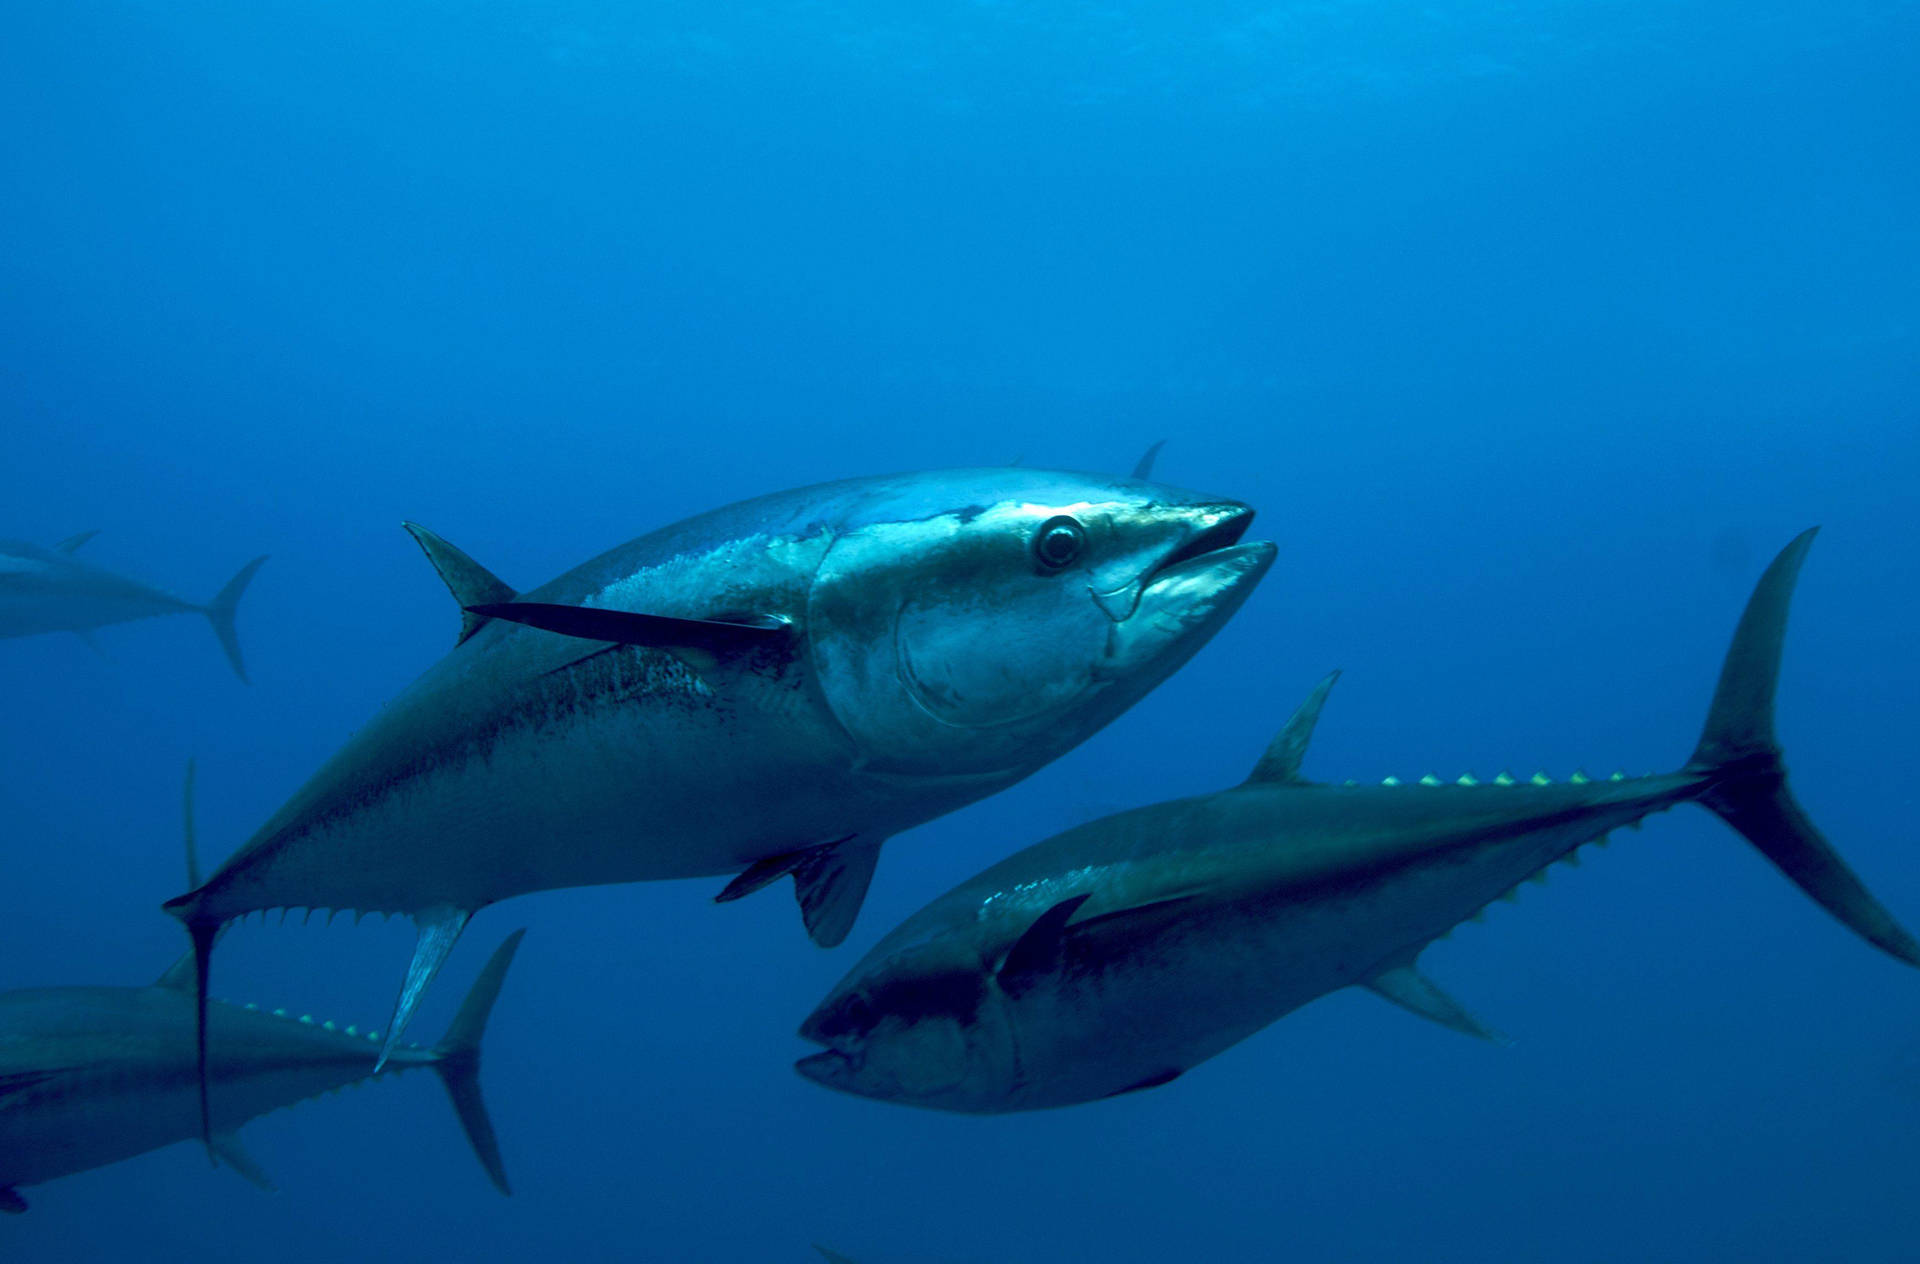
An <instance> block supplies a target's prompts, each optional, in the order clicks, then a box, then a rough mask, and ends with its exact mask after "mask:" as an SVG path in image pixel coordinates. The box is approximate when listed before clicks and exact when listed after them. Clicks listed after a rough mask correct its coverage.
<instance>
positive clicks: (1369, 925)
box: [799, 531, 1920, 1113]
mask: <svg viewBox="0 0 1920 1264" xmlns="http://www.w3.org/2000/svg"><path fill="white" fill-rule="evenodd" d="M1812 540H1813V532H1811V531H1809V532H1807V533H1806V534H1804V535H1802V536H1800V537H1799V538H1798V539H1796V540H1795V541H1794V542H1793V543H1792V544H1790V545H1788V546H1787V548H1786V549H1785V551H1783V552H1782V553H1781V554H1780V556H1779V557H1778V558H1776V559H1775V560H1774V562H1773V564H1772V566H1770V567H1769V568H1768V570H1767V572H1766V574H1765V575H1763V576H1762V577H1761V579H1760V583H1759V585H1758V587H1757V588H1756V589H1755V591H1754V594H1753V597H1752V599H1751V600H1750V601H1749V602H1748V605H1747V610H1746V614H1745V615H1744V617H1743V618H1742V619H1741V621H1740V626H1739V629H1738V630H1737V631H1736V633H1735V634H1734V639H1733V646H1732V648H1731V649H1730V650H1729V651H1728V653H1727V658H1726V663H1725V666H1724V667H1723V668H1722V671H1721V676H1720V685H1719V689H1718V692H1717V693H1716V694H1715V695H1714V699H1713V705H1712V709H1711V711H1710V713H1709V715H1708V719H1707V724H1706V730H1705V733H1704V734H1703V736H1702V737H1701V739H1700V744H1699V746H1698V747H1697V748H1695V750H1694V753H1693V757H1692V758H1691V759H1690V760H1689V761H1688V762H1687V764H1686V766H1685V767H1683V768H1681V769H1680V770H1679V771H1678V772H1674V773H1670V774H1667V775H1665V776H1653V777H1637V778H1628V777H1623V776H1620V775H1617V774H1616V775H1615V776H1613V777H1609V778H1605V779H1602V780H1592V779H1589V778H1587V777H1585V776H1583V775H1579V774H1576V775H1575V776H1574V777H1573V779H1572V780H1571V781H1570V782H1566V783H1561V784H1553V783H1550V782H1548V781H1547V779H1546V778H1545V777H1541V776H1536V777H1534V778H1532V779H1530V780H1527V781H1520V782H1516V781H1515V780H1514V779H1513V778H1511V777H1508V776H1506V775H1504V774H1503V775H1502V776H1500V777H1498V778H1495V779H1493V780H1491V781H1487V782H1476V781H1475V780H1474V779H1473V778H1471V777H1462V778H1460V779H1459V780H1458V781H1457V782H1451V783H1442V782H1441V781H1439V780H1438V779H1436V778H1431V777H1429V778H1423V779H1422V780H1421V781H1420V782H1418V783H1414V784H1404V785H1403V784H1400V783H1398V782H1397V781H1395V780H1394V779H1392V778H1389V780H1388V784H1385V785H1380V786H1357V785H1354V784H1352V783H1351V782H1349V783H1347V784H1346V785H1343V786H1334V785H1316V784H1313V783H1311V782H1307V781H1304V780H1302V779H1301V777H1300V775H1299V766H1300V760H1301V756H1302V755H1303V754H1304V753H1305V750H1306V746H1307V740H1308V738H1309V737H1310V735H1311V733H1312V729H1313V725H1314V722H1315V720H1316V719H1317V718H1318V716H1319V712H1320V706H1321V703H1322V702H1323V701H1324V700H1325V697H1326V693H1327V690H1328V688H1330V687H1331V685H1332V683H1333V677H1328V678H1327V680H1326V681H1324V682H1322V684H1321V686H1320V687H1319V689H1318V690H1316V691H1315V693H1314V694H1313V696H1312V697H1311V698H1309V699H1308V701H1307V702H1306V704H1305V705H1303V706H1302V707H1301V708H1300V710H1299V712H1297V713H1296V714H1295V716H1294V718H1293V720H1292V722H1291V723H1289V724H1288V726H1287V727H1286V729H1284V730H1283V731H1282V732H1281V734H1280V736H1279V737H1278V738H1276V739H1275V741H1274V743H1273V745H1272V746H1271V747H1270V748H1269V749H1268V751H1267V753H1266V756H1265V757H1264V758H1263V759H1262V760H1261V761H1260V763H1259V765H1258V766H1257V767H1256V768H1255V769H1254V771H1253V775H1252V776H1251V777H1249V778H1248V779H1247V781H1246V782H1245V783H1244V784H1242V785H1240V786H1236V787H1234V788H1233V789H1231V790H1226V791H1223V792H1221V793H1218V794H1211V795H1205V796H1202V797H1200V798H1194V799H1183V800H1179V801H1176V802H1172V803H1163V804H1158V805H1155V806H1152V807H1145V808H1140V809H1137V810H1135V811H1132V812H1123V813H1121V814H1119V815H1117V816H1110V817H1107V818H1106V819H1104V820H1100V821H1095V822H1093V823H1091V824H1089V825H1084V826H1081V827H1079V828H1077V829H1073V830H1069V831H1067V832H1066V833H1064V834H1060V835H1058V836H1056V837H1054V838H1052V839H1049V840H1048V841H1046V842H1043V843H1039V844H1037V845H1035V846H1033V847H1030V848H1028V849H1027V850H1025V851H1023V852H1020V853H1018V854H1017V855H1014V856H1012V857H1010V858H1009V859H1007V860H1005V861H1003V862H1001V863H1000V864H997V865H995V866H994V867H992V868H991V869H988V870H987V871H986V872H984V873H982V874H980V875H979V876H978V877H975V878H973V879H972V880H970V881H968V882H966V883H963V884H962V885H961V886H959V887H957V888H955V889H954V890H953V891H951V892H949V893H948V894H946V895H944V896H942V897H941V898H940V899H938V900H936V901H934V902H933V903H932V904H930V905H928V906H927V907H926V908H924V909H922V910H921V911H920V912H918V913H916V914H915V915H914V916H913V917H911V918H910V919H908V920H907V921H906V922H905V923H904V924H902V925H901V926H900V927H899V928H898V929H897V930H895V931H894V932H893V933H892V934H890V935H888V936H887V937H886V938H885V939H883V940H882V941H881V942H880V944H879V945H878V946H877V947H876V948H874V950H873V951H872V952H871V953H869V954H868V955H867V957H866V959H865V960H863V961H862V962H861V963H860V964H859V965H858V966H856V967H855V968H854V969H853V971H852V972H851V973H850V974H848V975H847V977H846V978H845V979H844V980H843V981H842V982H841V983H840V984H839V986H838V987H836V988H835V990H834V991H833V993H832V994H831V995H830V996H829V997H828V998H827V999H826V1001H825V1002H824V1003H822V1004H821V1005H820V1007H819V1008H818V1009H816V1010H815V1011H814V1013H813V1014H812V1016H811V1017H809V1018H808V1019H807V1021H806V1023H805V1025H804V1026H802V1028H801V1035H802V1036H804V1037H806V1038H807V1039H809V1040H812V1041H814V1042H815V1043H817V1044H821V1045H824V1046H826V1051H825V1052H822V1053H817V1054H814V1055H813V1056H811V1057H809V1058H806V1059H805V1060H803V1061H801V1062H800V1063H799V1070H800V1071H801V1072H802V1073H803V1074H805V1075H806V1076H808V1077H809V1078H812V1079H814V1080H817V1081H819V1082H820V1083H822V1084H825V1085H828V1086H830V1087H833V1088H838V1089H842V1090H845V1091H847V1092H850V1093H857V1094H861V1095H863V1096H867V1097H875V1098H881V1099H884V1100H888V1101H897V1102H904V1103H908V1104H911V1105H916V1106H928V1107H936V1108H939V1109H943V1110H954V1111H967V1112H979V1113H993V1112H1001V1111H1015V1110H1032V1109H1037V1108H1041V1107H1048V1106H1064V1105H1068V1104H1071V1103H1074V1102H1085V1101H1091V1100H1094V1099H1096V1098H1101V1097H1109V1096H1112V1095H1114V1094H1117V1093H1123V1092H1127V1091H1128V1090H1131V1089H1139V1088H1150V1087H1153V1086H1154V1085H1158V1084H1164V1083H1166V1082H1167V1081H1169V1080H1171V1079H1173V1078H1174V1077H1176V1076H1178V1075H1180V1074H1181V1073H1182V1072H1184V1071H1186V1070H1188V1069H1189V1068H1191V1067H1194V1066H1196V1065H1198V1064H1199V1063H1201V1062H1204V1061H1206V1060H1207V1059H1208V1058H1211V1057H1213V1056H1214V1055H1215V1054H1217V1053H1220V1052H1221V1051H1222V1050H1224V1049H1226V1048H1228V1047H1229V1046H1231V1045H1233V1044H1235V1043H1237V1042H1238V1041H1241V1040H1244V1039H1245V1038H1246V1037H1248V1036H1250V1035H1252V1034H1253V1033H1254V1032H1256V1031H1258V1030H1260V1029H1261V1028H1262V1027H1265V1026H1266V1025H1267V1024H1268V1023H1271V1022H1273V1021H1274V1020H1275V1019H1277V1018H1279V1017H1281V1016H1282V1015H1284V1014H1286V1013H1288V1012H1290V1011H1292V1010H1294V1009H1297V1008H1299V1007H1300V1006H1302V1005H1304V1004H1306V1003H1307V1002H1308V1001H1311V1000H1313V999H1314V998H1315V997H1319V996H1324V995H1325V994H1327V993H1328V992H1331V991H1334V990H1335V989H1338V988H1343V987H1349V986H1359V987H1367V988H1371V989H1373V990H1374V991H1375V992H1377V993H1379V994H1380V995H1382V996H1384V997H1386V998H1387V999H1388V1000H1391V1001H1393V1002H1395V1003H1397V1004H1399V1005H1402V1006H1405V1007H1406V1008H1407V1009H1409V1010H1412V1011H1413V1012H1414V1013H1416V1014H1420V1015H1422V1016H1424V1017H1427V1018H1431V1019H1434V1020H1435V1021H1437V1022H1440V1023H1444V1024H1446V1025H1447V1026H1449V1027H1453V1028H1456V1029H1459V1030H1462V1031H1466V1032H1469V1033H1472V1034H1476V1035H1489V1034H1490V1033H1488V1032H1486V1031H1485V1030H1484V1029H1483V1028H1481V1027H1480V1025H1479V1024H1478V1023H1477V1022H1475V1020H1474V1019H1473V1018H1472V1016H1471V1015H1469V1014H1468V1013H1467V1012H1466V1011H1465V1010H1464V1009H1462V1008H1461V1007H1460V1006H1459V1005H1457V1004H1456V1003H1455V1002H1453V1001H1452V1000H1451V999H1450V998H1449V997H1447V996H1446V995H1445V994H1444V993H1442V992H1441V991H1440V990H1439V989H1438V988H1436V987H1435V986H1434V985H1433V984H1432V983H1430V982H1428V981H1427V980H1426V979H1424V978H1423V977H1422V976H1421V975H1420V974H1418V973H1417V972H1416V970H1415V959H1416V958H1417V957H1418V956H1419V954H1420V951H1421V950H1422V949H1423V948H1425V947H1426V946H1427V944H1429V943H1430V942H1432V941H1433V940H1434V939H1436V938H1437V937H1439V936H1441V935H1443V934H1445V933H1446V932H1447V931H1449V930H1450V929H1452V928H1453V927H1454V926H1455V925H1456V924H1458V923H1459V922H1461V921H1464V920H1466V919H1468V918H1470V917H1473V916H1474V915H1476V914H1477V913H1478V912H1479V911H1480V910H1481V909H1482V908H1483V907H1484V906H1485V905H1486V904H1487V903H1488V902H1489V901H1490V900H1493V899H1496V898H1498V897H1499V896H1501V895H1502V894H1505V893H1508V892H1510V891H1511V890H1512V888H1513V887H1514V885H1515V884H1516V883H1518V882H1520V881H1522V880H1524V879H1526V878H1528V877H1530V876H1533V875H1535V874H1538V873H1539V872H1540V871H1542V870H1543V869H1545V868H1546V866H1548V865H1550V864H1552V863H1553V862H1554V861H1556V860H1561V859H1567V858H1570V853H1572V852H1573V851H1574V850H1575V849H1577V848H1578V847H1580V846H1581V845H1582V844H1584V843H1589V842H1596V841H1600V840H1603V839H1604V838H1605V836H1606V834H1607V832H1608V831H1609V830H1613V829H1617V828H1619V827H1621V826H1637V825H1638V824H1639V822H1640V820H1641V818H1643V817H1645V816H1647V815H1648V814H1649V813H1652V812H1658V811H1663V810H1665V809H1667V808H1670V807H1673V806H1674V805H1675V804H1679V803H1688V802H1692V803H1699V804H1701V805H1702V806H1704V807H1706V808H1709V809H1711V810H1712V811H1713V812H1715V813H1717V814H1719V815H1720V816H1721V817H1722V818H1723V819H1724V820H1726V822H1727V823H1728V824H1730V825H1732V826H1733V827H1734V828H1735V829H1736V830H1738V831H1740V832H1741V833H1742V834H1744V835H1745V836H1746V838H1747V840H1748V841H1749V842H1751V843H1752V844H1753V845H1754V846H1755V847H1757V848H1759V849H1760V851H1761V852H1762V853H1763V854H1765V855H1766V857H1767V858H1768V859H1769V860H1771V861H1772V862H1773V863H1774V864H1775V865H1777V866H1778V867H1779V868H1780V869H1781V870H1782V871H1783V872H1784V873H1786V875H1787V876H1788V877H1789V878H1791V879H1793V881H1794V882H1796V883H1798V884H1799V885H1800V887H1801V888H1802V889H1803V890H1804V891H1806V892H1807V894H1808V895H1810V896H1812V897H1813V898H1814V899H1815V900H1817V901H1819V902H1820V903H1821V904H1822V905H1824V906H1825V907H1826V909H1827V910H1828V911H1829V912H1831V913H1832V914H1833V915H1834V916H1835V917H1837V918H1839V919H1840V920H1841V921H1842V922H1844V923H1846V925H1847V926H1849V927H1850V928H1852V929H1853V930H1854V931H1855V932H1856V933H1858V934H1859V935H1861V936H1862V937H1863V938H1865V939H1867V940H1868V941H1869V942H1871V943H1873V944H1876V945H1878V946H1879V947H1880V948H1882V949H1884V950H1886V951H1887V952H1888V953H1891V954H1892V955H1893V956H1895V957H1897V958H1899V959H1900V960H1902V961H1905V962H1907V963H1908V964H1910V965H1920V944H1916V943H1915V941H1914V940H1913V938H1912V937H1911V936H1910V935H1908V934H1907V932H1906V931H1904V930H1903V929H1901V928H1900V926H1899V925H1897V924H1896V923H1895V922H1894V920H1893V918H1892V917H1891V916H1890V915H1889V914H1888V913H1887V911H1886V910H1885V909H1884V908H1882V907H1881V905H1880V904H1879V902H1878V901H1876V900H1875V899H1874V898H1873V896H1872V895H1870V894H1869V893H1868V892H1867V890H1866V888H1865V887H1863V886H1862V885H1861V883H1860V881H1859V880H1858V879H1857V878H1856V877H1854V875H1853V873H1852V872H1851V871H1850V870H1849V869H1848V868H1847V866H1846V865H1845V863H1844V862H1842V861H1841V860H1840V858H1839V857H1838V856H1837V855H1836V854H1835V853H1834V851H1833V849H1832V848H1831V847H1830V846H1828V844H1827V842H1826V841H1825V840H1824V839H1823V838H1822V837H1821V836H1820V833H1819V831H1818V830H1816V829H1815V828H1814V826H1813V823H1812V822H1811V821H1809V820H1808V819H1807V817H1806V815H1805V814H1804V813H1803V812H1802V811H1801V809H1800V807H1799V805H1798V804H1796V803H1795V802H1794V800H1793V798H1792V796H1791V795H1790V794H1789V793H1788V791H1787V784H1786V770H1785V767H1784V765H1783V763H1782V761H1781V755H1780V749H1779V747H1778V746H1777V745H1775V742H1774V733H1773V693H1774V682H1775V678H1776V676H1777V673H1778V668H1779V663H1780V649H1781V641H1782V638H1783V636H1784V634H1785V631H1786V619H1787V606H1788V601H1789V599H1790V597H1791V596H1792V591H1793V585H1794V580H1795V578H1796V576H1797V575H1798V573H1799V570H1800V564H1801V561H1802V560H1803V558H1804V557H1805V556H1806V552H1807V548H1808V546H1809V545H1810V544H1811V543H1812Z"/></svg>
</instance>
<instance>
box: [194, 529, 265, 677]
mask: <svg viewBox="0 0 1920 1264" xmlns="http://www.w3.org/2000/svg"><path fill="white" fill-rule="evenodd" d="M266 560H267V559H266V558H265V557H264V556H262V557H256V558H254V559H253V560H252V561H251V562H248V563H247V564H246V565H245V566H242V567H241V568H240V572H239V573H238V574H237V575H235V576H234V577H233V578H232V579H230V580H228V581H227V586H226V587H225V588H222V589H221V590H220V591H219V592H217V593H215V594H214V597H213V600H212V601H209V602H208V603H207V604H206V605H205V606H204V607H203V612H204V613H205V614H206V616H207V622H208V623H211V624H212V625H213V634H214V635H215V636H217V637H219V638H220V648H221V649H223V650H225V651H226V652H227V661H228V662H229V663H232V664H233V674H234V675H236V676H238V677H239V678H240V683H241V684H243V685H244V684H247V683H249V682H248V680H247V664H246V661H245V660H244V659H242V658H241V657H240V634H239V633H238V632H236V631H235V630H234V627H233V612H234V610H235V609H236V608H237V607H238V606H239V605H240V594H241V593H243V592H245V591H246V590H247V584H248V582H249V581H251V580H252V579H253V573H254V572H255V571H257V570H259V569H260V565H261V563H263V562H265V561H266Z"/></svg>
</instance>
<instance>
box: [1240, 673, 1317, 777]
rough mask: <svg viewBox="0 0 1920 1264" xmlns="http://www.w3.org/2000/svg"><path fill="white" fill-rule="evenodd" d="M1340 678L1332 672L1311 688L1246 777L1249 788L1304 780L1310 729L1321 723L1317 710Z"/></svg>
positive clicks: (1311, 737) (1310, 734) (1311, 731)
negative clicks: (1304, 760)
mask: <svg viewBox="0 0 1920 1264" xmlns="http://www.w3.org/2000/svg"><path fill="white" fill-rule="evenodd" d="M1339 679H1340V673H1339V672H1337V671H1331V672H1328V673H1327V674H1326V676H1325V678H1323V679H1322V680H1321V681H1320V683H1319V684H1317V685H1315V686H1314V687H1313V692H1312V693H1310V694H1308V695H1307V700H1306V701H1305V702H1302V703H1301V704H1300V705H1299V707H1298V708H1297V709H1295V711H1294V713H1293V718H1292V719H1290V720H1288V721H1287V725H1286V727H1285V728H1283V729H1281V730H1280V732H1279V733H1278V734H1277V735H1276V736H1275V737H1274V739H1273V741H1272V742H1270V743H1269V744H1268V745H1267V753H1266V754H1264V755H1262V756H1260V762H1259V763H1257V764H1255V765H1254V766H1253V771H1252V772H1251V773H1249V774H1248V775H1247V784H1248V785H1250V786H1251V785H1262V784H1269V785H1284V784H1286V783H1288V782H1295V783H1298V782H1300V781H1302V780H1303V778H1302V777H1301V776H1300V761H1301V760H1302V759H1304V758H1306V754H1307V744H1308V743H1309V742H1311V741H1312V740H1313V726H1314V725H1316V724H1318V723H1319V722H1320V709H1321V708H1322V707H1324V706H1326V705H1327V694H1328V692H1329V691H1331V690H1332V689H1333V683H1334V682H1335V681H1336V680H1339Z"/></svg>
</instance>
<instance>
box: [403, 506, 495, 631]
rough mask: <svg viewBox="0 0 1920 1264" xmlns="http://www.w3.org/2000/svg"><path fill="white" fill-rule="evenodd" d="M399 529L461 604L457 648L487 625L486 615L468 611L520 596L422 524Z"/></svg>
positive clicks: (409, 523)
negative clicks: (410, 539) (410, 540)
mask: <svg viewBox="0 0 1920 1264" xmlns="http://www.w3.org/2000/svg"><path fill="white" fill-rule="evenodd" d="M400 525H401V526H402V527H405V528H406V531H407V534H408V535H410V536H412V537H413V542H414V543H415V544H417V545H419V546H420V551H421V552H422V553H425V554H426V555H427V560H428V561H429V562H432V563H433V569H434V570H435V571H437V572H438V573H439V575H440V582H441V583H443V584H445V585H446V586H447V591H448V592H450V593H452V594H453V599H454V600H455V601H456V602H458V603H460V639H459V640H457V641H455V642H454V644H455V645H458V644H460V642H461V641H465V640H466V639H467V638H468V637H470V636H472V635H473V634H474V633H475V632H478V631H479V630H480V629H481V627H482V626H483V625H484V624H485V623H486V621H487V617H486V616H485V615H480V614H475V613H473V611H472V610H470V609H468V607H470V606H484V605H492V604H493V603H495V602H501V601H512V600H513V599H514V598H515V597H516V596H518V595H519V594H517V593H515V592H514V591H513V589H511V588H509V587H508V586H507V584H506V582H505V581H504V580H502V579H501V578H500V577H499V576H498V575H495V574H494V573H493V572H492V571H490V570H488V569H487V568H486V567H484V566H482V565H480V563H478V562H476V561H474V560H473V559H472V558H470V557H468V556H467V555H466V554H465V553H463V552H461V551H460V550H459V549H456V548H455V547H453V545H451V544H448V543H447V542H446V541H445V540H442V539H441V538H440V537H439V536H437V535H435V534H434V533H433V532H431V531H429V530H427V529H426V528H425V527H423V526H421V525H420V524H419V523H417V522H403V523H401V524H400Z"/></svg>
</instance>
